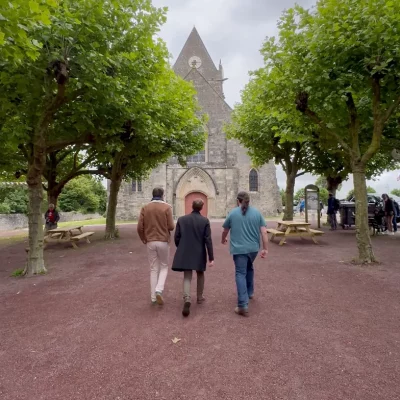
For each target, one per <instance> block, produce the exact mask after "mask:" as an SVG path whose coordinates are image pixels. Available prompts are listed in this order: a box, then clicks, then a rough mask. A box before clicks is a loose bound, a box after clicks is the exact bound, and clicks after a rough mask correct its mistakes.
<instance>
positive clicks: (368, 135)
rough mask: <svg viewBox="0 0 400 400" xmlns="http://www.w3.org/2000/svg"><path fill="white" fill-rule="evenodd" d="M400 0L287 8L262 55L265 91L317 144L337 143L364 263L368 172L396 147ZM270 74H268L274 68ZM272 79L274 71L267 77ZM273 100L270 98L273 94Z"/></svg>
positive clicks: (368, 254)
mask: <svg viewBox="0 0 400 400" xmlns="http://www.w3.org/2000/svg"><path fill="white" fill-rule="evenodd" d="M399 12H400V3H399V2H393V1H390V0H377V1H375V2H373V3H371V2H369V1H367V0H360V1H355V0H340V1H339V0H320V1H319V2H318V3H317V6H316V8H315V9H314V10H313V11H311V12H308V11H306V10H304V9H303V8H301V7H296V8H295V9H291V10H288V11H287V12H285V14H284V16H283V17H282V19H281V21H280V24H279V30H280V34H279V43H277V42H276V41H275V40H274V39H269V40H267V41H266V43H265V44H264V47H263V50H262V53H263V56H264V59H265V60H266V68H267V69H268V70H271V71H274V69H275V70H279V75H278V74H275V75H273V76H274V79H273V80H272V81H270V82H269V83H268V85H267V87H265V88H264V90H267V91H270V92H273V93H274V95H275V96H274V102H273V104H272V102H271V103H270V104H269V105H270V106H271V107H272V108H273V110H274V111H276V112H278V113H280V114H283V113H288V112H290V111H288V109H287V104H288V99H293V101H294V102H295V107H296V108H297V110H298V111H299V112H301V113H302V114H303V115H304V117H305V118H307V119H308V120H309V121H312V122H313V123H314V124H315V128H316V140H317V142H318V143H319V144H320V145H321V147H324V146H326V147H328V148H329V147H330V148H332V147H336V149H337V150H338V152H339V151H340V153H341V154H342V162H343V165H344V166H345V167H346V168H348V169H349V170H350V171H351V173H353V176H354V189H355V194H356V236H357V245H358V258H359V261H360V262H361V263H370V262H374V261H375V255H374V252H373V249H372V245H371V239H370V236H369V227H368V213H367V188H366V173H367V168H368V165H369V164H370V162H371V160H372V159H373V157H374V156H376V155H377V154H379V152H380V151H383V150H385V151H386V150H387V147H391V149H393V148H396V146H393V145H392V142H393V141H398V137H399V135H398V122H397V119H396V118H394V117H395V116H396V114H398V112H399V104H400V81H399V79H398V77H399V74H400V51H399V50H400V43H399V40H398V39H399V34H398V32H399V29H400V20H399V19H398V18H397V15H398V13H399ZM271 74H272V73H271ZM270 76H271V75H270ZM271 97H272V96H271Z"/></svg>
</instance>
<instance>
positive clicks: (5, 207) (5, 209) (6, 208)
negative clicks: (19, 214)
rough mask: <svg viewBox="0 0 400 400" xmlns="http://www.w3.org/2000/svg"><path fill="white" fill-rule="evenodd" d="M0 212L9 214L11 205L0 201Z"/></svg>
mask: <svg viewBox="0 0 400 400" xmlns="http://www.w3.org/2000/svg"><path fill="white" fill-rule="evenodd" d="M0 214H11V207H10V205H9V204H7V203H0Z"/></svg>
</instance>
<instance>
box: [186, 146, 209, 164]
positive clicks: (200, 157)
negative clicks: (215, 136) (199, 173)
mask: <svg viewBox="0 0 400 400" xmlns="http://www.w3.org/2000/svg"><path fill="white" fill-rule="evenodd" d="M205 161H206V150H205V149H203V150H201V151H199V152H198V153H197V154H194V155H193V156H189V157H188V158H187V162H189V163H199V162H205Z"/></svg>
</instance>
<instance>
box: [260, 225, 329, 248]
mask: <svg viewBox="0 0 400 400" xmlns="http://www.w3.org/2000/svg"><path fill="white" fill-rule="evenodd" d="M310 226H311V224H310V223H308V222H302V221H278V226H277V228H276V229H267V232H268V233H271V234H272V237H271V241H272V240H274V239H275V236H280V237H282V239H281V241H280V242H279V246H282V245H283V244H285V243H286V239H287V238H288V237H290V236H297V237H300V238H304V237H310V238H311V239H312V240H313V242H314V243H315V244H318V241H317V239H316V238H315V237H316V236H320V235H323V234H324V232H323V231H318V230H315V229H311V228H310Z"/></svg>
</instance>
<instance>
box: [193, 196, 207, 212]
mask: <svg viewBox="0 0 400 400" xmlns="http://www.w3.org/2000/svg"><path fill="white" fill-rule="evenodd" d="M203 206H204V201H203V200H202V199H196V200H193V204H192V208H193V211H197V212H200V211H201V210H202V209H203Z"/></svg>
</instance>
